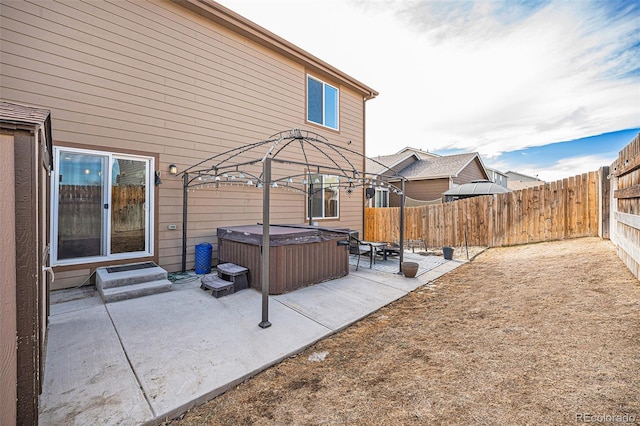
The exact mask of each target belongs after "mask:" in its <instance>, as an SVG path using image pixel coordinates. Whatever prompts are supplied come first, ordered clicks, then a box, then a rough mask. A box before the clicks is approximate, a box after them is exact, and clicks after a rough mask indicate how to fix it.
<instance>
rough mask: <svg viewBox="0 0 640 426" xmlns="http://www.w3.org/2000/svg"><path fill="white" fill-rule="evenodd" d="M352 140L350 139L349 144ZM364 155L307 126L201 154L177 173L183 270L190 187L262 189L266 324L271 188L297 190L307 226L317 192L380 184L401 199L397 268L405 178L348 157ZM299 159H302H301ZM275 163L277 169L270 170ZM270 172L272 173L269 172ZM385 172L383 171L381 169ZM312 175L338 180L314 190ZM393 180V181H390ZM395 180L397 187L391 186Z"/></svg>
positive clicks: (266, 313)
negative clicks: (303, 202) (203, 156)
mask: <svg viewBox="0 0 640 426" xmlns="http://www.w3.org/2000/svg"><path fill="white" fill-rule="evenodd" d="M349 144H351V142H349ZM354 156H355V157H356V158H358V157H359V158H361V159H362V160H363V162H364V159H365V156H364V154H362V153H360V152H358V151H355V150H353V149H350V148H348V147H344V146H340V145H336V144H334V143H330V142H329V141H328V140H327V139H326V138H324V137H323V136H321V135H319V134H317V133H314V132H310V131H307V130H300V129H291V130H286V131H282V132H279V133H276V134H274V135H272V136H271V137H269V138H268V139H265V140H263V141H260V142H255V143H250V144H247V145H243V146H240V147H237V148H233V149H229V150H227V151H224V152H221V153H219V154H216V155H213V156H211V157H209V158H206V159H204V160H202V161H200V162H198V163H196V164H194V165H192V166H190V167H188V168H187V169H185V170H183V171H182V172H180V173H179V174H178V175H182V187H183V191H182V193H183V204H182V271H183V272H185V270H186V253H187V225H188V198H189V191H190V190H195V189H198V188H207V187H211V186H213V187H214V188H217V187H219V186H220V185H226V184H232V185H243V186H247V187H255V188H259V189H260V188H261V189H262V227H263V234H262V277H263V278H262V321H261V322H260V324H259V326H260V327H262V328H266V327H269V326H270V325H271V323H270V322H269V301H268V300H269V299H268V296H269V225H270V207H269V205H270V197H271V195H270V194H271V189H277V188H281V189H286V190H291V191H296V192H300V193H302V194H305V195H306V197H307V203H308V204H307V211H308V221H309V225H312V223H313V198H314V197H313V196H314V194H316V192H317V191H320V190H323V189H326V188H332V189H336V190H344V191H345V192H346V193H347V195H351V193H353V191H354V190H355V189H356V188H372V187H380V188H382V187H384V188H388V190H389V191H391V192H394V193H396V194H398V195H399V196H400V197H401V203H400V242H399V243H400V259H399V261H400V267H399V271H398V273H402V261H403V251H404V204H405V195H404V190H405V188H404V187H405V180H406V179H405V178H404V177H403V176H401V175H400V174H398V173H397V172H396V171H395V170H393V169H390V168H387V167H386V166H385V165H384V164H382V163H380V162H378V161H376V160H375V159H372V158H370V159H369V160H370V161H373V162H375V163H377V164H379V165H382V166H384V167H385V169H386V170H388V171H389V172H391V173H390V174H385V175H373V174H368V173H366V171H362V170H359V169H358V167H356V166H355V165H354V164H353V162H352V160H350V159H349V157H352V158H353V157H354ZM300 158H302V159H303V160H304V161H300ZM274 164H275V165H276V170H274ZM274 172H275V173H274ZM385 173H387V172H385ZM312 175H332V176H337V183H332V184H330V185H324V186H323V185H321V186H320V188H315V187H314V184H316V183H319V182H314V180H312V179H311V178H310V177H311V176H312ZM390 180H393V181H394V182H395V183H392V182H390ZM398 180H399V181H400V187H398V186H397V185H396V183H397V181H398Z"/></svg>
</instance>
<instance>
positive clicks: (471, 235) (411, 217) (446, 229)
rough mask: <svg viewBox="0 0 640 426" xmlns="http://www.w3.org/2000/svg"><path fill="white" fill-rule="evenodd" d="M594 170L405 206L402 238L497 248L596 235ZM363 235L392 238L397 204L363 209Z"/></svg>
mask: <svg viewBox="0 0 640 426" xmlns="http://www.w3.org/2000/svg"><path fill="white" fill-rule="evenodd" d="M599 188H600V185H598V174H597V172H590V173H585V174H582V175H578V176H575V177H571V178H565V179H562V180H559V181H556V182H551V183H547V184H544V185H541V186H539V187H534V188H527V189H524V190H519V191H512V192H510V193H506V194H496V195H486V196H480V197H474V198H467V199H463V200H458V201H453V202H449V203H442V204H436V205H427V206H420V207H407V208H406V209H405V239H406V240H416V241H418V240H419V241H423V242H424V244H426V245H427V246H428V247H442V246H447V245H452V246H461V245H463V244H464V236H465V231H466V234H467V240H468V242H469V244H472V245H482V246H488V247H499V246H505V245H515V244H526V243H531V242H540V241H549V240H558V239H563V238H570V237H578V236H588V235H597V234H598V215H599V213H598V212H597V209H598V191H599ZM365 210H366V211H365V227H364V232H365V235H364V238H365V239H367V240H370V241H398V240H399V235H400V232H399V229H400V208H398V207H389V208H367V209H365Z"/></svg>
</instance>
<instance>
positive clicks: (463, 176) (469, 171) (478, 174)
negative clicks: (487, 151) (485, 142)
mask: <svg viewBox="0 0 640 426" xmlns="http://www.w3.org/2000/svg"><path fill="white" fill-rule="evenodd" d="M479 179H488V176H487V174H486V173H485V172H484V168H483V167H482V164H480V161H479V160H478V158H477V157H476V158H474V160H473V161H472V162H470V163H469V164H467V166H466V167H465V168H464V169H462V170H461V171H460V173H458V176H454V177H453V178H452V181H453V183H455V184H457V185H462V184H463V183H470V182H473V181H474V180H479ZM447 189H449V188H447ZM445 191H446V189H445Z"/></svg>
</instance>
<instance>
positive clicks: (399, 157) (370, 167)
mask: <svg viewBox="0 0 640 426" xmlns="http://www.w3.org/2000/svg"><path fill="white" fill-rule="evenodd" d="M412 155H414V154H413V153H411V152H401V153H400V152H399V153H397V154H391V155H380V156H377V157H372V158H369V157H367V159H366V161H365V170H366V171H367V173H371V174H374V175H380V174H382V173H384V172H385V171H387V170H388V169H389V168H391V167H393V165H394V164H398V163H399V162H402V161H404V160H406V159H407V158H409V157H411V156H412ZM374 160H375V161H374ZM416 161H417V160H416ZM378 163H382V164H384V166H383V165H380V164H378ZM399 171H400V170H396V172H399Z"/></svg>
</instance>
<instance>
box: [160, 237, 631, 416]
mask: <svg viewBox="0 0 640 426" xmlns="http://www.w3.org/2000/svg"><path fill="white" fill-rule="evenodd" d="M418 279H419V278H418ZM579 416H582V417H579ZM589 416H591V417H589ZM604 416H611V417H604ZM616 416H619V417H616ZM625 416H626V417H625ZM616 419H617V420H619V421H623V420H625V419H626V421H627V422H629V421H630V422H631V423H634V424H636V423H639V422H640V283H639V282H638V280H637V279H636V278H635V277H634V276H633V275H631V273H630V272H629V271H628V270H627V269H626V267H625V266H624V265H623V264H622V263H621V261H620V260H619V259H618V258H617V256H616V254H615V250H614V248H613V246H612V245H611V244H610V243H609V242H607V241H601V240H599V239H597V238H584V239H577V240H569V241H561V242H553V243H542V244H532V245H526V246H518V247H510V248H501V249H490V250H487V251H485V252H484V253H482V254H480V255H479V256H478V257H476V258H475V260H474V261H473V262H470V263H467V264H466V265H463V266H461V267H459V268H458V269H456V270H455V271H453V272H451V273H449V274H447V275H445V276H443V277H441V278H440V279H438V280H437V281H435V282H433V283H430V284H429V285H426V286H423V287H420V288H418V289H417V290H416V291H414V292H412V293H410V294H409V295H408V296H406V297H405V298H403V299H401V300H399V301H397V302H395V303H393V304H391V305H389V306H387V307H385V308H383V309H381V310H379V311H378V312H375V313H373V314H372V315H370V316H369V317H367V318H365V319H364V320H362V321H360V322H358V323H357V324H354V325H353V326H351V327H349V328H348V329H346V330H344V331H342V332H340V333H337V334H335V335H333V336H331V337H329V338H327V339H324V340H322V341H320V342H318V343H317V344H315V345H314V346H312V347H310V348H308V349H307V350H306V351H304V352H303V353H301V354H299V355H298V356H296V357H293V358H289V359H287V360H285V361H283V362H282V363H280V364H278V365H276V366H274V367H272V368H270V369H268V370H266V371H264V372H262V373H261V374H259V375H257V376H255V377H253V378H252V379H250V380H248V381H247V382H245V383H242V384H241V385H239V386H237V387H236V388H234V389H232V390H230V391H229V392H227V393H226V394H223V395H221V396H219V397H218V398H216V399H214V400H213V401H210V402H208V403H206V404H204V405H202V406H200V407H196V408H194V409H193V410H191V411H190V412H188V413H187V414H186V415H185V417H184V419H183V420H182V421H175V422H174V423H172V424H180V425H243V424H246V425H271V424H277V425H290V424H296V425H299V424H305V425H307V424H314V425H315V424H348V425H372V424H386V425H396V424H401V425H412V424H415V425H425V424H496V425H513V424H575V423H576V421H578V423H580V421H584V420H590V421H591V422H594V421H596V420H601V421H602V420H613V421H615V420H616ZM609 423H611V421H609Z"/></svg>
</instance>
